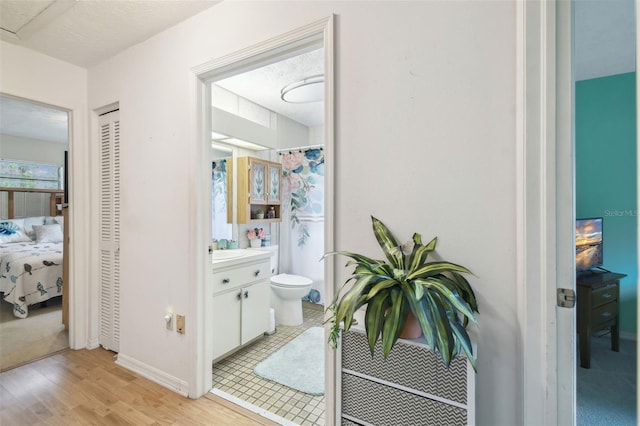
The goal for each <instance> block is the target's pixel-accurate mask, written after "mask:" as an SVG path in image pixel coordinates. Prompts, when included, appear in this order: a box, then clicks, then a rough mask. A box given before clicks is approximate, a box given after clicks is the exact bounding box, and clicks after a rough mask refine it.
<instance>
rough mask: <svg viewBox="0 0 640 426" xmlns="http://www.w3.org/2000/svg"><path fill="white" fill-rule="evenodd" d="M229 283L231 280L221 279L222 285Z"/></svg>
mask: <svg viewBox="0 0 640 426" xmlns="http://www.w3.org/2000/svg"><path fill="white" fill-rule="evenodd" d="M230 282H231V280H230V279H229V278H223V279H222V284H229V283H230Z"/></svg>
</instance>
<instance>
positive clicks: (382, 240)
mask: <svg viewBox="0 0 640 426" xmlns="http://www.w3.org/2000/svg"><path fill="white" fill-rule="evenodd" d="M371 221H372V222H373V233H374V234H375V236H376V239H377V240H378V244H380V247H381V248H382V251H383V252H384V255H385V256H386V258H387V260H388V261H389V263H390V264H391V266H393V267H394V268H395V269H404V254H402V250H401V249H400V245H399V244H398V242H397V241H396V239H395V238H394V237H393V235H392V234H391V232H390V231H389V229H388V228H387V227H386V226H385V224H384V223H382V222H381V221H379V220H378V219H376V218H375V217H373V216H371Z"/></svg>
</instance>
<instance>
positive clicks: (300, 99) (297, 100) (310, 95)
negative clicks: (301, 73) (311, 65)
mask: <svg viewBox="0 0 640 426" xmlns="http://www.w3.org/2000/svg"><path fill="white" fill-rule="evenodd" d="M280 98H281V99H282V100H283V101H285V102H289V103H292V104H303V103H308V102H318V101H321V100H323V99H324V75H322V74H318V75H312V76H311V77H307V78H304V79H302V80H300V81H295V82H293V83H291V84H287V85H286V86H284V87H283V88H282V90H281V91H280Z"/></svg>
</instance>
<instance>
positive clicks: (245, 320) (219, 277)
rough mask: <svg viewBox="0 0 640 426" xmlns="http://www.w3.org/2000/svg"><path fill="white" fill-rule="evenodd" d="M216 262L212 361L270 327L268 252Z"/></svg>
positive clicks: (214, 272)
mask: <svg viewBox="0 0 640 426" xmlns="http://www.w3.org/2000/svg"><path fill="white" fill-rule="evenodd" d="M246 252H247V254H246V255H244V256H242V257H239V258H236V259H230V260H227V261H214V262H213V303H212V309H213V313H212V319H213V327H212V331H213V360H214V361H215V360H217V359H219V358H221V357H222V356H224V355H226V354H228V353H230V352H233V351H234V350H236V349H238V348H239V347H241V346H242V345H245V344H246V343H248V342H250V341H252V340H253V339H255V338H257V337H259V336H262V335H263V334H264V333H265V332H266V331H268V329H269V306H270V305H269V291H270V287H269V280H270V276H271V262H270V257H269V253H268V252H262V251H258V250H255V251H253V250H246Z"/></svg>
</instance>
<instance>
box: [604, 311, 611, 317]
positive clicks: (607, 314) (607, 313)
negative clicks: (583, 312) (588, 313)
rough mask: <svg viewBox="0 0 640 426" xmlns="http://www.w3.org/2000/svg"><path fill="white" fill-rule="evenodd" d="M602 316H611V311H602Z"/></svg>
mask: <svg viewBox="0 0 640 426" xmlns="http://www.w3.org/2000/svg"><path fill="white" fill-rule="evenodd" d="M602 316H603V317H605V318H609V317H610V316H611V312H603V313H602Z"/></svg>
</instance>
